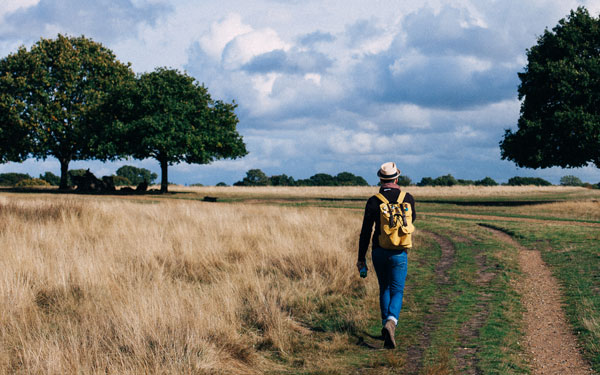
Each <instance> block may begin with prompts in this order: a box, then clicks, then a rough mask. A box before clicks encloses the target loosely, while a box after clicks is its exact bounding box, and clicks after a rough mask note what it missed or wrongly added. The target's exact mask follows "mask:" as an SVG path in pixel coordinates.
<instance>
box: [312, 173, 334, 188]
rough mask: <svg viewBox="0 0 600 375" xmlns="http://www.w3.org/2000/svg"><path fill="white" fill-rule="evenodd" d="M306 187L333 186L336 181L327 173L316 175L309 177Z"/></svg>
mask: <svg viewBox="0 0 600 375" xmlns="http://www.w3.org/2000/svg"><path fill="white" fill-rule="evenodd" d="M307 185H308V186H335V185H336V181H335V178H334V177H333V176H332V175H329V174H327V173H317V174H315V175H313V176H310V177H309V178H308V181H307Z"/></svg>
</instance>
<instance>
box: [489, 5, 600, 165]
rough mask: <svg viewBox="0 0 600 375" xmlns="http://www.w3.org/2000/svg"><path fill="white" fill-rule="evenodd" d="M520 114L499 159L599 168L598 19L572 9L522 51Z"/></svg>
mask: <svg viewBox="0 0 600 375" xmlns="http://www.w3.org/2000/svg"><path fill="white" fill-rule="evenodd" d="M527 59H528V63H527V66H526V68H525V71H524V72H523V73H519V78H520V79H521V84H520V86H519V91H518V92H519V99H520V100H522V103H521V116H520V118H519V121H518V127H519V129H518V130H517V131H516V132H514V133H513V132H512V131H511V130H506V133H505V134H504V138H503V140H502V141H501V142H500V149H501V153H502V159H508V160H512V161H514V162H515V163H516V164H517V165H519V166H520V167H530V168H547V167H552V166H561V167H580V166H584V165H586V164H588V163H589V162H592V163H594V164H595V165H596V166H597V167H600V18H596V17H592V16H590V14H589V13H588V11H587V10H586V9H585V8H581V7H580V8H578V9H577V10H576V11H571V13H570V15H569V16H568V17H567V18H566V19H561V20H560V21H559V22H558V25H557V26H556V27H554V28H553V29H552V31H549V30H547V29H546V30H545V31H544V34H543V35H542V36H540V37H539V38H538V40H537V44H536V45H535V46H533V47H531V49H529V50H528V51H527Z"/></svg>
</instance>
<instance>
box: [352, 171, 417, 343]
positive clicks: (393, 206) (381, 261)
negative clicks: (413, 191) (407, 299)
mask: <svg viewBox="0 0 600 375" xmlns="http://www.w3.org/2000/svg"><path fill="white" fill-rule="evenodd" d="M377 176H379V179H380V181H381V187H380V189H379V194H377V195H374V196H372V197H371V198H369V200H368V201H367V205H366V207H365V216H364V218H363V224H362V229H361V232H360V240H359V245H358V262H357V263H356V266H357V268H358V269H359V271H360V270H366V262H365V256H366V254H367V249H368V247H369V241H371V233H372V232H373V224H375V232H374V233H373V237H372V258H373V265H374V266H375V273H376V274H377V280H378V282H379V306H380V309H381V320H382V325H383V328H382V329H381V334H382V335H383V339H384V347H385V348H390V349H392V348H395V347H396V340H395V338H394V335H395V331H396V325H397V324H398V316H399V315H400V310H401V309H402V298H403V296H404V281H405V280H406V272H407V256H406V251H407V249H408V248H410V247H412V239H411V233H412V231H413V230H414V226H413V225H412V222H413V221H414V220H415V219H416V216H417V214H416V211H415V199H414V198H413V196H412V195H410V194H409V193H406V192H402V190H401V188H400V186H398V176H400V171H399V170H398V168H397V167H396V164H394V163H393V162H388V163H384V164H382V165H381V168H380V169H379V171H378V172H377Z"/></svg>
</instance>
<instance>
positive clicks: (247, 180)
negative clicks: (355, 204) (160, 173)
mask: <svg viewBox="0 0 600 375" xmlns="http://www.w3.org/2000/svg"><path fill="white" fill-rule="evenodd" d="M221 185H222V184H221ZM233 185H234V186H369V183H368V182H367V181H366V180H365V179H364V178H362V177H361V176H355V175H354V174H352V173H350V172H341V173H338V174H337V175H335V176H331V175H329V174H327V173H317V174H315V175H314V176H311V177H309V178H306V179H299V180H296V179H294V177H292V176H288V175H285V174H280V175H274V176H267V175H266V174H265V172H263V171H261V170H260V169H250V170H249V171H247V172H246V177H244V178H243V179H242V180H241V181H238V182H236V183H234V184H233Z"/></svg>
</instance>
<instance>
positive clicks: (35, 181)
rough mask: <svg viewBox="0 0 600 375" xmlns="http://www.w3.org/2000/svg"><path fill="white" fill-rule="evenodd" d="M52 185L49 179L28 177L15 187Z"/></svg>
mask: <svg viewBox="0 0 600 375" xmlns="http://www.w3.org/2000/svg"><path fill="white" fill-rule="evenodd" d="M32 186H51V185H50V184H49V183H48V181H46V180H42V179H41V178H26V179H24V180H21V181H19V182H17V184H16V185H15V187H32Z"/></svg>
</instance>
